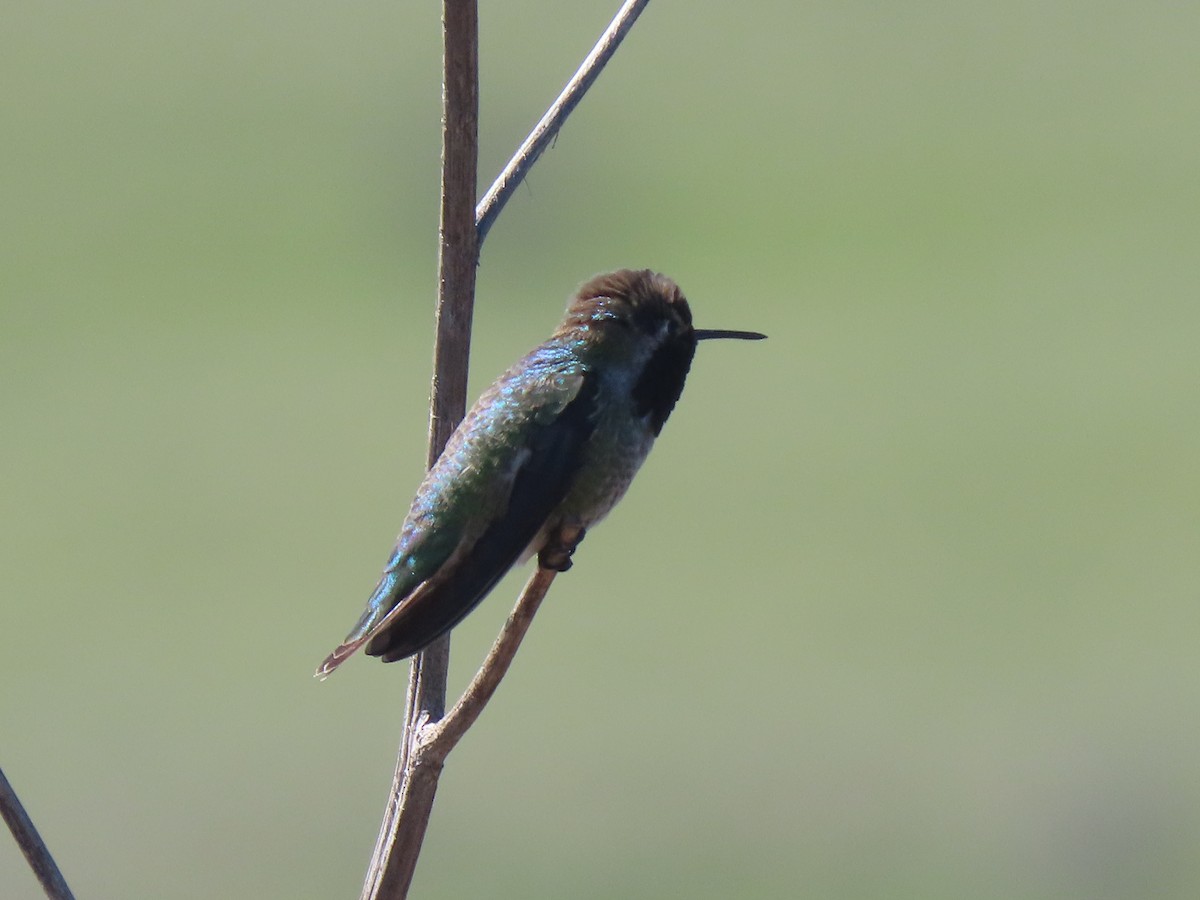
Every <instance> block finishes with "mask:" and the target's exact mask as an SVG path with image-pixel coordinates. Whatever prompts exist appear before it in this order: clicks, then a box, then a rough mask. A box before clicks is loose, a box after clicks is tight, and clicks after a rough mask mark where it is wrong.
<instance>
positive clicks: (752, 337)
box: [696, 328, 767, 341]
mask: <svg viewBox="0 0 1200 900" xmlns="http://www.w3.org/2000/svg"><path fill="white" fill-rule="evenodd" d="M716 338H733V339H735V340H739V341H765V340H766V339H767V336H766V335H765V334H760V333H759V332H757V331H730V330H729V329H727V328H697V329H696V340H698V341H711V340H714V339H716Z"/></svg>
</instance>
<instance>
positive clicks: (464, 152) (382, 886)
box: [362, 0, 649, 900]
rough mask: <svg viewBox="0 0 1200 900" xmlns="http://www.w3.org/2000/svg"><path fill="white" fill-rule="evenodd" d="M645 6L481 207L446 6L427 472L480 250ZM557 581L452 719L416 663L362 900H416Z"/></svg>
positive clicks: (521, 614) (535, 591) (473, 133)
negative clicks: (442, 780)
mask: <svg viewBox="0 0 1200 900" xmlns="http://www.w3.org/2000/svg"><path fill="white" fill-rule="evenodd" d="M648 2H649V0H626V2H625V3H624V4H623V5H622V7H621V9H620V11H619V12H618V13H617V16H616V18H614V19H613V21H612V23H611V24H610V25H609V27H608V28H607V30H605V32H604V34H603V35H601V37H600V40H599V42H597V44H596V46H595V47H594V48H593V49H592V52H591V53H590V54H588V57H587V59H585V60H584V62H583V65H582V66H581V67H580V68H579V71H578V72H576V73H575V76H574V77H573V78H572V79H571V80H570V82H568V84H567V86H566V88H564V90H563V92H562V93H561V94H560V95H559V97H558V99H557V100H555V102H554V104H553V105H552V106H551V107H550V109H549V110H548V111H547V112H546V114H545V115H544V116H543V117H542V120H541V121H540V122H539V123H538V124H537V126H536V127H535V128H534V130H533V132H532V133H531V134H530V135H529V137H528V138H526V140H525V142H524V143H523V144H522V145H521V147H520V148H519V149H518V150H517V153H516V154H515V155H514V156H513V158H512V160H511V161H510V162H509V164H508V165H507V166H506V167H505V169H504V171H503V172H502V173H501V174H500V176H499V177H498V178H497V179H496V182H495V183H494V184H493V185H492V186H491V188H490V189H489V190H488V193H487V195H486V196H485V197H484V198H483V200H481V201H480V203H479V205H478V207H477V208H476V207H475V206H474V197H475V174H476V165H477V147H478V143H477V137H478V135H477V128H478V105H479V100H478V46H479V43H478V41H479V39H478V13H477V8H476V0H443V13H442V22H443V38H444V57H443V59H444V75H443V97H442V101H443V105H442V110H443V112H442V221H441V239H442V240H441V246H440V252H439V257H438V259H439V277H438V282H439V285H438V286H439V293H438V313H437V339H436V343H435V347H434V379H433V396H432V400H431V411H430V433H429V465H430V466H432V465H433V464H434V462H435V461H436V460H437V458H438V456H439V455H440V453H441V451H442V448H443V447H444V446H445V444H446V441H447V440H448V439H449V437H450V434H451V432H453V430H454V428H455V427H456V426H457V424H458V422H459V421H460V420H461V419H462V416H463V415H464V413H465V410H466V381H467V358H468V352H469V347H470V338H471V315H472V311H473V306H474V292H475V267H476V264H477V263H478V259H479V247H480V245H481V244H482V243H483V240H484V238H485V237H486V236H487V233H488V230H489V229H490V228H491V226H492V224H493V223H494V222H495V220H496V217H497V216H498V215H499V214H500V210H501V209H502V208H503V207H504V204H505V203H506V202H507V201H508V198H509V197H510V196H511V195H512V193H513V192H514V191H515V190H516V188H517V187H518V186H519V185H520V183H521V181H522V180H524V178H525V175H526V174H527V173H528V171H529V169H530V168H531V167H532V166H533V164H534V163H535V162H536V161H537V159H538V157H539V156H541V154H542V151H543V150H545V148H546V147H547V146H548V145H549V144H550V142H551V141H552V140H553V139H554V136H555V135H556V134H557V133H558V130H559V129H560V128H561V127H562V124H563V122H565V121H566V118H567V116H569V115H570V114H571V111H572V110H573V109H574V108H575V107H576V106H577V105H578V104H579V101H580V100H581V99H582V98H583V95H584V94H585V93H586V92H587V90H588V88H589V87H591V85H592V83H593V82H594V81H595V80H596V78H597V76H599V74H600V72H601V70H602V69H603V68H604V66H605V65H606V64H607V63H608V61H609V59H611V58H612V55H613V53H615V52H616V49H617V47H618V46H619V45H620V43H621V41H622V39H623V38H624V37H625V35H626V33H627V32H628V31H629V29H630V28H631V27H632V26H633V23H634V22H635V21H636V19H637V17H638V15H639V14H640V13H641V11H642V9H643V8H645V6H646V4H647V3H648ZM555 574H556V573H555V572H554V571H552V570H547V569H541V568H539V569H538V570H537V571H536V572H535V573H534V575H533V576H532V577H531V578H530V580H529V582H528V584H526V586H525V590H524V591H523V592H522V594H521V597H520V599H519V600H518V601H517V605H516V607H515V608H514V609H513V612H512V614H511V615H510V616H509V618H508V621H507V622H506V623H505V626H504V629H503V630H502V631H501V633H500V636H499V638H497V640H496V643H495V645H494V646H493V647H492V650H491V652H490V653H489V654H488V657H487V659H486V660H485V661H484V664H483V666H482V667H481V668H480V670H479V672H478V673H477V674H476V676H475V678H474V680H472V682H471V684H470V685H469V686H468V687H467V690H466V691H465V692H464V693H463V696H462V698H461V699H460V700H459V701H458V703H457V704H456V705H455V706H454V708H453V709H452V710H451V711H450V713H449V714H446V712H445V703H446V673H447V669H448V667H449V646H450V644H449V638H448V637H446V638H442V639H441V640H439V641H438V642H436V643H435V644H433V645H431V646H430V647H429V648H427V649H426V650H425V651H423V652H422V653H420V654H418V655H417V656H416V658H415V659H414V660H413V664H412V672H411V675H410V680H409V690H408V697H407V700H408V706H407V711H406V714H405V727H404V736H403V738H402V740H401V745H400V752H399V755H398V760H397V765H396V772H395V776H394V778H393V784H392V792H391V795H390V797H389V800H388V805H387V809H386V811H385V813H384V820H383V824H382V826H381V828H380V832H379V838H378V840H377V842H376V845H375V852H374V855H373V856H372V859H371V865H370V867H369V868H368V870H367V877H366V880H365V882H364V883H363V890H362V900H392V898H404V897H406V896H407V895H408V889H409V886H410V885H411V884H412V877H413V872H414V871H415V869H416V863H417V858H418V856H419V855H420V852H421V843H422V841H423V840H424V836H425V831H426V829H427V827H428V825H429V815H430V812H431V810H432V808H433V801H434V797H435V795H436V793H437V783H438V778H439V776H440V775H441V771H442V767H443V765H444V764H445V760H446V756H447V754H449V753H450V751H451V750H452V749H453V748H454V746H455V745H456V744H457V743H458V741H459V740H460V739H461V738H462V736H463V734H465V733H466V731H467V729H468V728H470V727H471V725H472V724H474V722H475V720H476V719H477V718H478V717H479V714H480V713H481V712H482V711H483V707H484V706H485V705H486V704H487V702H488V700H490V699H491V697H492V695H493V694H494V693H495V691H496V688H497V687H498V686H499V683H500V681H501V679H502V678H503V677H504V675H505V673H506V672H507V671H508V667H509V665H510V663H511V662H512V660H513V657H514V656H515V654H516V651H517V648H518V647H519V646H520V643H521V640H522V638H523V637H524V636H525V633H526V631H527V630H528V628H529V624H530V622H531V621H532V620H533V616H534V613H536V612H537V609H538V606H539V605H540V604H541V602H542V598H543V597H545V595H546V592H547V591H548V590H549V588H550V584H551V583H552V582H553V581H554V576H555ZM443 717H444V718H443Z"/></svg>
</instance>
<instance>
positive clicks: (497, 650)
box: [418, 567, 558, 769]
mask: <svg viewBox="0 0 1200 900" xmlns="http://www.w3.org/2000/svg"><path fill="white" fill-rule="evenodd" d="M557 574H558V572H557V571H555V570H554V569H543V568H540V567H539V568H538V569H537V570H536V571H535V572H534V573H533V575H531V576H530V578H529V581H527V582H526V583H525V589H524V590H523V591H521V596H520V597H519V598H518V599H517V604H516V606H514V607H513V611H512V612H511V613H509V614H508V618H507V619H506V620H505V622H504V627H503V628H502V629H501V630H500V635H499V637H497V638H496V643H494V644H492V649H491V650H489V651H488V655H487V658H486V659H485V660H484V661H483V665H482V666H480V667H479V671H478V672H476V673H475V677H474V678H473V679H471V683H470V684H469V685H467V689H466V690H465V691H463V695H462V696H461V697H460V698H459V699H458V702H457V703H456V704H454V708H453V709H451V710H450V712H448V713H446V717H445V718H444V719H442V721H440V722H438V723H436V724H432V725H430V726H428V727H427V728H425V730H424V731H423V732H422V733H421V734H420V735H419V737H418V744H419V750H420V753H421V754H422V755H428V756H430V757H431V758H432V760H433V761H434V762H435V764H436V766H437V768H438V769H440V768H441V766H442V763H443V762H444V761H445V759H446V756H447V755H448V754H449V753H450V751H451V750H453V749H454V747H455V745H456V744H457V743H458V742H459V740H460V739H461V738H462V736H463V735H464V734H466V733H467V729H468V728H470V727H471V726H472V725H474V724H475V720H476V719H478V718H479V714H480V713H481V712H483V708H484V707H485V706H487V703H488V701H489V700H491V699H492V695H493V694H494V693H496V688H498V687H499V686H500V681H501V679H503V678H504V676H505V674H506V673H507V672H508V667H509V665H510V664H511V663H512V661H513V657H514V656H516V654H517V648H518V647H520V646H521V641H522V640H524V638H525V632H527V631H528V630H529V625H530V624H531V623H532V622H533V617H534V616H535V615H536V614H537V611H538V607H539V606H541V605H542V600H543V598H545V596H546V592H547V591H549V590H550V585H551V584H552V583H553V582H554V576H555V575H557Z"/></svg>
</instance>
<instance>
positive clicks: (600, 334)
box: [556, 269, 766, 435]
mask: <svg viewBox="0 0 1200 900" xmlns="http://www.w3.org/2000/svg"><path fill="white" fill-rule="evenodd" d="M556 334H557V336H559V337H563V338H567V339H571V340H576V341H581V342H582V343H584V344H586V345H588V346H589V348H590V349H591V351H592V355H594V357H595V358H596V359H597V360H598V361H599V365H602V366H604V367H605V368H606V369H612V370H616V371H617V372H618V373H621V374H623V375H624V377H625V378H627V379H628V380H629V382H630V392H631V397H632V399H633V402H634V406H635V409H636V410H637V412H638V413H639V414H641V415H648V416H649V422H650V426H651V428H652V429H653V431H654V433H655V434H656V435H657V434H658V433H659V432H660V431H661V430H662V426H663V423H664V422H666V420H667V416H669V415H670V414H671V410H672V409H674V408H675V403H676V401H678V400H679V396H680V394H682V393H683V383H684V380H685V379H686V378H687V373H688V370H689V369H690V368H691V365H692V357H693V356H694V355H695V353H696V343H697V341H701V340H707V339H710V338H740V339H744V340H761V339H762V338H764V337H766V335H763V334H758V333H757V332H749V331H711V330H704V329H700V330H698V329H696V328H694V327H693V326H692V311H691V308H690V307H689V306H688V302H687V298H686V297H684V295H683V291H681V290H680V289H679V285H677V284H676V283H675V282H674V281H672V280H671V279H670V278H668V277H667V276H665V275H660V274H659V273H657V272H652V271H650V270H649V269H636V270H635V269H619V270H617V271H616V272H609V273H607V274H604V275H597V276H596V277H595V278H593V279H591V280H590V281H588V282H585V283H584V284H583V286H581V287H580V288H579V290H578V292H577V293H576V294H575V297H574V298H573V299H572V300H571V302H570V303H569V304H568V306H567V314H566V316H565V317H564V318H563V321H562V324H561V325H559V328H558V331H557V333H556Z"/></svg>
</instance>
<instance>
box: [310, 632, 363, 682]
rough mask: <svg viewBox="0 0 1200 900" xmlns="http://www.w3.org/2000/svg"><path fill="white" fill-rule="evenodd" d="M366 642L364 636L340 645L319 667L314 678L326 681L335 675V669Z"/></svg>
mask: <svg viewBox="0 0 1200 900" xmlns="http://www.w3.org/2000/svg"><path fill="white" fill-rule="evenodd" d="M366 642H367V638H366V636H365V635H364V636H363V637H360V638H355V639H354V640H352V641H346V642H345V643H344V644H339V645H338V648H337V649H336V650H334V651H333V652H332V653H330V654H329V655H328V656H327V657H325V661H324V662H323V663H321V665H319V666H317V671H316V672H314V673H313V677H314V678H317V679H318V680H320V681H324V680H325V679H326V678H328V677H329V676H330V675H331V674H332V673H333V670H334V669H336V668H337V667H338V666H340V665H341V664H342V663H344V662H345V661H346V660H347V659H349V658H350V657H351V656H353V655H354V651H355V650H357V649H358V648H359V647H361V646H362V645H363V644H365V643H366Z"/></svg>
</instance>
